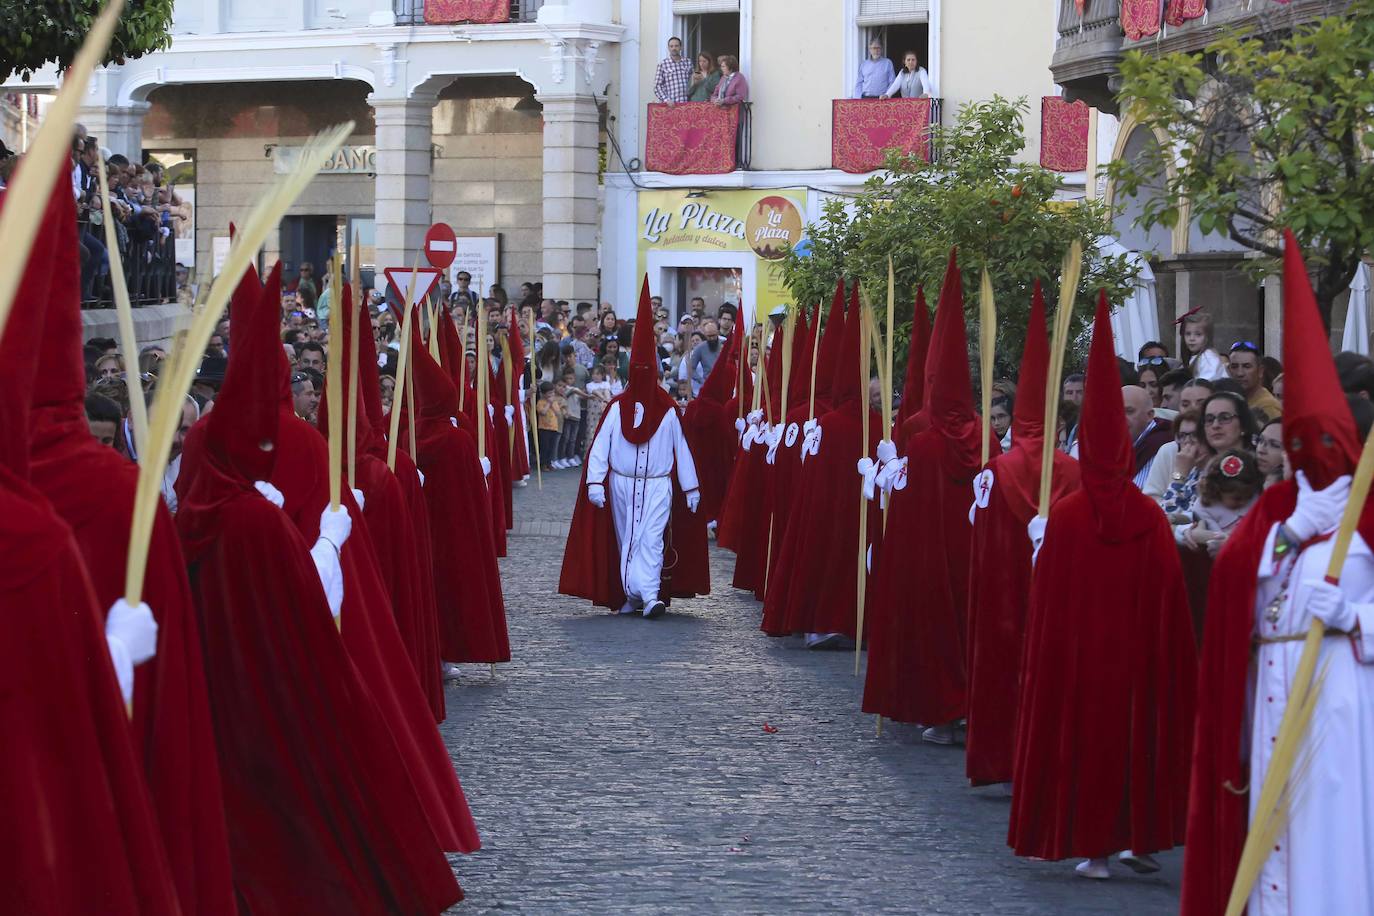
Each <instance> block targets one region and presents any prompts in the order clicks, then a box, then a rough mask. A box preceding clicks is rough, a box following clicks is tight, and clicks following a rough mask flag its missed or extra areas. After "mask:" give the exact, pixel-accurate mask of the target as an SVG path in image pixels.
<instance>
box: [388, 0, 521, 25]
mask: <svg viewBox="0 0 1374 916" xmlns="http://www.w3.org/2000/svg"><path fill="white" fill-rule="evenodd" d="M426 3H428V4H429V5H430V7H431V15H430V18H429V19H428V20H426V18H425V5H426ZM543 5H544V0H504V2H483V3H474V4H472V6H473V7H474V8H478V7H480V8H488V9H497V8H499V10H500V11H501V12H505V11H507V9H508V10H509V16H510V18H509V19H507V20H505V21H507V22H534V21H535V20H537V19H538V18H539V9H540V7H542V6H543ZM439 6H447V7H452V6H455V4H452V3H442V2H439V3H436V0H393V2H392V10H393V12H395V14H396V24H397V25H430V24H441V25H447V24H450V23H449V22H441V23H435V22H434V20H435V19H436V18H438V17H436V16H435V15H434V14H433V11H434V9H435V8H437V7H439ZM457 21H461V20H455V23H456V22H457ZM466 21H471V22H473V23H474V24H480V22H481V20H480V19H473V20H466Z"/></svg>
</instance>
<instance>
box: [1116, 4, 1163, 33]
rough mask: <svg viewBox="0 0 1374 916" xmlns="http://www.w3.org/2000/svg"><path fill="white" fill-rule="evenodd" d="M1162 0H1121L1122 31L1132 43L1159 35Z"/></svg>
mask: <svg viewBox="0 0 1374 916" xmlns="http://www.w3.org/2000/svg"><path fill="white" fill-rule="evenodd" d="M1160 5H1161V0H1121V31H1123V32H1125V33H1126V37H1127V38H1129V39H1130V40H1131V41H1139V40H1140V39H1142V38H1144V37H1145V36H1147V35H1157V34H1158V33H1159V28H1160V14H1161V10H1160Z"/></svg>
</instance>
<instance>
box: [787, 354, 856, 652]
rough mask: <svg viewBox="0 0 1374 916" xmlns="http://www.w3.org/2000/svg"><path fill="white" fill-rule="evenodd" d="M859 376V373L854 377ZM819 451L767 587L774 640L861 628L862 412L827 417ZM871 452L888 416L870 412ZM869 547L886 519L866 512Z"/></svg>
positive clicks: (802, 479) (851, 409)
mask: <svg viewBox="0 0 1374 916" xmlns="http://www.w3.org/2000/svg"><path fill="white" fill-rule="evenodd" d="M855 371H856V372H857V371H858V370H857V369H856V370H855ZM821 429H822V434H821V447H820V451H819V452H818V453H817V454H815V455H811V456H809V457H808V458H807V459H806V462H805V463H804V464H802V466H801V474H800V475H799V477H798V478H797V483H796V489H797V498H796V500H795V501H794V502H793V503H792V508H791V510H790V513H789V518H788V522H787V532H786V535H785V537H784V540H783V545H782V552H781V553H780V554H779V555H778V564H777V568H776V569H775V570H774V571H773V574H772V575H771V576H770V578H769V581H768V594H767V595H766V596H765V600H764V604H763V623H762V624H761V625H760V629H761V630H763V632H765V633H767V634H768V635H769V636H786V635H789V634H791V633H843V634H844V635H846V636H848V637H850V638H853V637H854V634H855V625H856V622H857V616H858V614H857V607H856V604H855V602H856V601H857V599H858V593H857V586H858V550H859V541H858V536H859V530H858V529H859V495H860V492H861V490H860V484H861V479H860V477H859V473H858V471H857V466H858V462H859V459H860V458H862V457H863V455H864V448H863V442H862V439H863V431H862V426H861V420H860V416H859V412H858V407H857V405H855V404H852V403H851V404H849V405H847V406H845V407H843V408H841V409H838V410H832V411H830V412H829V413H827V414H826V415H825V416H824V417H822V418H821ZM868 432H869V435H868V453H869V454H872V452H873V450H874V449H875V448H877V446H878V442H879V440H880V439H881V438H882V433H883V422H882V417H881V416H880V415H878V414H877V413H876V412H874V411H869V424H868ZM868 521H869V526H868V534H867V540H868V542H869V543H871V542H872V541H873V539H874V537H875V536H876V535H877V533H878V531H880V530H881V528H882V512H881V511H875V510H874V509H873V508H872V506H870V507H869V513H868Z"/></svg>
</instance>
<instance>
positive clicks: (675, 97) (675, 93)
mask: <svg viewBox="0 0 1374 916" xmlns="http://www.w3.org/2000/svg"><path fill="white" fill-rule="evenodd" d="M691 77H692V62H691V61H689V60H687V58H685V57H683V56H682V39H681V38H678V37H676V36H674V37H673V38H669V39H668V56H667V57H666V58H665V59H663V60H661V61H659V62H658V69H657V70H656V71H654V97H655V98H657V99H658V100H659V101H660V102H664V103H666V104H668V105H676V104H677V103H678V102H685V101H687V90H688V88H689V84H690V82H691Z"/></svg>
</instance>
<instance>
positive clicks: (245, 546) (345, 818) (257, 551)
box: [177, 370, 462, 913]
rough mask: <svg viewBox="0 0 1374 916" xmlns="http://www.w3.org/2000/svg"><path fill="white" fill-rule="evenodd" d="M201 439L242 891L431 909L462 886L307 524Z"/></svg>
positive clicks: (264, 904)
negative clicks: (327, 585) (332, 609)
mask: <svg viewBox="0 0 1374 916" xmlns="http://www.w3.org/2000/svg"><path fill="white" fill-rule="evenodd" d="M231 371H232V370H231ZM211 416H213V414H211ZM197 428H203V425H202V424H198V426H197ZM192 446H193V440H192V439H191V437H189V436H188V441H187V447H186V450H185V451H184V452H183V459H182V461H183V473H185V472H186V470H187V465H188V464H196V463H199V464H200V467H199V468H196V470H195V474H194V476H195V479H194V482H193V483H192V484H191V488H190V490H189V491H188V493H187V495H186V497H185V498H184V499H183V500H182V502H181V504H180V507H179V509H178V512H177V527H178V529H179V530H180V531H181V534H182V539H183V543H184V544H185V546H186V554H187V560H188V562H189V563H190V564H191V589H192V594H193V595H194V597H195V601H196V606H197V609H198V611H199V612H200V625H201V639H202V642H203V648H204V654H205V670H206V680H207V683H208V684H209V688H210V713H211V718H212V721H213V722H214V726H215V733H216V737H217V745H218V748H219V756H220V771H221V776H222V780H223V784H224V801H225V805H224V807H225V811H226V814H227V816H228V820H229V841H230V851H231V853H232V856H233V861H234V882H235V889H236V890H237V892H238V894H239V897H240V899H241V900H242V901H243V902H244V904H245V905H246V906H247V907H248V908H249V910H250V911H251V912H253V913H298V912H338V913H357V912H391V911H405V912H434V911H436V910H440V909H443V908H444V907H446V906H449V905H451V904H452V903H454V902H456V901H457V900H460V899H462V891H461V890H459V888H458V885H457V882H456V881H455V880H454V878H453V873H452V872H451V871H450V870H449V867H448V863H447V861H446V860H445V858H444V856H443V853H442V852H441V851H440V849H439V846H438V843H437V842H436V840H435V838H434V834H433V830H432V828H431V827H430V823H429V820H428V819H427V817H426V815H425V813H424V811H423V810H421V807H420V802H419V799H418V798H417V796H416V794H415V791H414V789H413V788H412V786H411V783H410V778H409V776H408V774H407V773H406V771H405V767H404V764H403V763H402V762H401V758H400V756H399V754H398V753H397V752H396V750H395V743H394V740H393V738H392V736H391V733H390V731H389V730H388V728H387V726H386V724H385V723H384V722H383V720H382V716H381V713H380V711H379V709H378V707H377V705H376V703H375V702H374V700H373V697H372V695H371V694H370V693H369V692H368V691H367V690H366V689H364V687H363V685H362V676H361V674H360V673H359V671H358V669H357V668H356V667H355V666H354V664H353V662H352V660H351V659H350V658H349V656H348V654H347V652H346V651H345V649H344V642H343V639H341V638H340V635H339V633H338V631H337V630H336V629H335V626H334V621H333V619H332V618H331V617H330V614H329V608H328V605H327V604H326V602H325V598H324V592H323V591H322V590H321V588H320V584H319V576H318V574H317V573H316V571H315V566H314V563H313V562H312V561H311V559H310V555H309V548H308V546H307V545H306V543H305V541H304V539H303V538H302V537H301V535H300V532H299V531H298V530H297V529H296V527H295V526H294V525H293V524H292V523H291V520H290V519H289V518H288V517H287V516H286V514H285V513H284V512H282V511H281V510H279V509H277V508H276V507H275V506H273V505H272V504H271V503H270V502H268V501H267V500H266V499H264V498H263V497H262V496H261V495H259V494H258V493H257V492H256V491H255V490H254V489H253V485H252V483H251V482H249V481H248V480H246V479H243V477H242V476H240V475H239V474H238V473H237V472H234V471H229V470H225V469H221V467H217V466H216V464H215V462H217V461H218V460H219V459H217V458H211V457H208V456H207V457H206V458H205V459H203V460H198V459H197V457H196V454H195V452H196V451H199V449H195V450H193V448H192ZM355 534H356V532H355ZM345 613H347V611H345Z"/></svg>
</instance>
